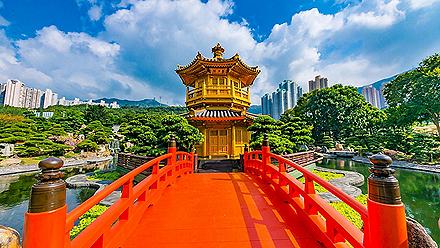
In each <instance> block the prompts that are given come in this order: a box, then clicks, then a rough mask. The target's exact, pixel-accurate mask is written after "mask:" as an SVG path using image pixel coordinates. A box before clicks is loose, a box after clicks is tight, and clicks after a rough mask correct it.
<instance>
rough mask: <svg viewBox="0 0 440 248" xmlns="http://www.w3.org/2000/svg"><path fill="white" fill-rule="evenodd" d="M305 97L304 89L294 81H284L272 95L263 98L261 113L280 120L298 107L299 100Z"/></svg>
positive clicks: (267, 94)
mask: <svg viewBox="0 0 440 248" xmlns="http://www.w3.org/2000/svg"><path fill="white" fill-rule="evenodd" d="M302 95H303V89H302V87H301V86H299V85H298V83H296V82H294V81H292V80H283V82H282V83H280V84H279V85H278V88H277V89H276V90H275V91H274V92H272V93H266V94H265V95H264V96H262V97H261V110H262V111H261V112H262V114H263V115H270V116H271V117H272V118H274V119H276V120H278V119H280V117H281V115H282V114H283V113H284V112H286V111H287V110H288V109H292V108H293V107H295V106H296V104H297V102H298V99H299V98H300V97H301V96H302Z"/></svg>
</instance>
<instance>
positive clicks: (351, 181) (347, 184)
mask: <svg viewBox="0 0 440 248" xmlns="http://www.w3.org/2000/svg"><path fill="white" fill-rule="evenodd" d="M315 170H318V171H324V172H331V173H337V174H343V175H344V177H341V178H336V179H331V180H329V181H328V182H329V183H331V184H333V185H334V186H336V187H337V188H339V189H341V190H342V191H344V192H345V193H347V194H348V195H350V196H352V197H354V198H355V197H358V196H360V195H361V194H362V190H361V189H360V188H358V187H356V186H361V185H363V184H364V181H365V178H364V176H363V175H362V174H360V173H358V172H354V171H344V170H335V169H327V168H322V167H318V166H316V168H315ZM319 196H321V197H322V198H323V199H324V200H326V201H328V202H339V201H341V200H340V199H339V198H337V197H336V196H334V195H333V194H332V193H330V192H323V193H319Z"/></svg>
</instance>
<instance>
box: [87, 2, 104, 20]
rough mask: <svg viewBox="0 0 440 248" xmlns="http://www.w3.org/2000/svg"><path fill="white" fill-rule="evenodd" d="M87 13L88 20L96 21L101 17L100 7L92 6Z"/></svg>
mask: <svg viewBox="0 0 440 248" xmlns="http://www.w3.org/2000/svg"><path fill="white" fill-rule="evenodd" d="M87 13H88V14H89V18H90V20H92V21H98V20H99V19H101V16H102V6H98V5H94V6H92V7H91V8H90V9H89V11H88V12H87Z"/></svg>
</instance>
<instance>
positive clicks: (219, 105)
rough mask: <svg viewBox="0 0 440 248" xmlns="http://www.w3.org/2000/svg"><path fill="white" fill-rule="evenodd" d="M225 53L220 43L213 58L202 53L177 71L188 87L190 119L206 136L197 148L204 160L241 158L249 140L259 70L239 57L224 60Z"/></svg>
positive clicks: (187, 103)
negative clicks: (255, 81) (253, 93)
mask: <svg viewBox="0 0 440 248" xmlns="http://www.w3.org/2000/svg"><path fill="white" fill-rule="evenodd" d="M224 51H225V49H224V48H223V47H222V46H221V45H220V44H219V43H217V45H216V46H215V47H213V48H212V53H213V54H214V57H213V58H206V57H204V56H202V54H200V52H199V53H197V55H196V57H195V59H194V60H193V61H192V62H191V63H190V64H189V65H186V66H178V67H177V69H176V73H177V74H178V75H179V76H180V78H181V79H182V82H183V84H184V85H185V86H186V106H187V108H188V110H189V113H188V115H187V118H188V120H189V122H190V123H191V124H192V125H194V126H195V127H197V128H198V129H199V130H200V131H201V132H202V133H203V135H204V137H205V141H204V143H203V144H201V145H199V146H197V147H196V149H197V153H198V154H199V156H200V157H203V158H238V157H239V155H240V154H242V153H243V149H244V144H248V143H249V140H250V133H249V131H247V127H248V126H249V125H250V124H251V123H252V119H253V118H254V115H252V114H249V113H247V110H248V109H249V107H250V104H251V99H250V90H249V88H250V86H251V85H252V84H253V82H254V80H255V78H256V77H257V76H258V74H259V73H260V70H259V69H258V66H255V67H251V66H248V65H246V64H245V63H244V62H243V61H242V60H241V59H240V56H239V55H238V54H235V55H234V56H232V57H231V58H229V59H225V58H223V53H224Z"/></svg>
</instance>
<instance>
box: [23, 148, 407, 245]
mask: <svg viewBox="0 0 440 248" xmlns="http://www.w3.org/2000/svg"><path fill="white" fill-rule="evenodd" d="M171 144H172V145H170V147H169V148H168V153H167V154H165V155H163V156H160V157H158V158H155V159H153V160H151V161H149V162H147V163H145V164H143V165H142V166H140V167H138V168H136V169H134V170H132V171H131V172H129V173H127V174H126V175H124V176H123V177H121V178H120V179H118V180H117V181H115V182H113V183H112V184H110V185H109V186H107V187H106V188H105V189H104V190H102V191H100V192H99V193H97V194H96V195H95V196H93V197H91V198H90V199H88V200H87V201H85V202H84V203H83V204H81V205H80V206H78V207H77V208H76V209H74V210H72V211H70V212H67V207H66V204H65V184H63V183H64V181H63V180H62V179H61V174H60V172H59V170H58V169H59V167H61V166H62V163H59V161H56V160H54V159H52V160H50V159H49V160H46V161H42V162H41V163H40V167H41V168H42V169H43V173H42V175H43V176H42V179H41V181H40V182H39V183H38V184H36V185H34V187H33V189H32V194H31V200H30V206H29V211H28V213H26V216H25V227H24V236H23V245H24V247H25V248H31V247H32V248H61V247H65V248H68V247H72V248H73V247H75V248H76V247H78V248H88V247H93V248H104V247H204V248H207V247H375V248H376V247H379V248H382V247H383V248H385V247H387V248H394V247H408V241H407V233H406V232H407V231H406V222H405V212H404V206H403V204H402V203H401V202H400V193H399V190H398V184H397V180H394V179H395V178H394V177H392V175H391V174H392V172H391V171H392V170H391V169H390V168H389V163H390V162H391V161H387V159H386V158H382V157H380V156H378V157H376V158H373V161H372V162H374V164H375V166H374V167H373V169H372V172H373V174H372V176H371V177H370V178H369V199H368V206H367V207H366V206H364V205H362V204H360V203H359V202H357V201H356V200H355V199H353V198H352V197H350V196H349V195H347V194H345V193H344V192H343V191H341V190H340V189H338V188H336V187H334V186H333V185H332V184H330V183H328V182H327V181H324V180H323V179H321V178H320V177H318V176H316V175H315V174H313V173H312V172H310V171H308V170H306V169H304V168H303V167H302V166H300V165H298V164H297V163H295V162H293V161H291V160H288V159H286V158H283V157H281V156H278V155H276V154H273V153H271V152H270V149H269V146H268V143H267V140H265V141H264V142H263V146H262V150H261V151H252V152H245V154H244V173H243V172H242V173H206V174H197V173H193V172H194V157H195V156H194V154H193V153H186V152H179V151H176V147H175V143H171ZM286 168H293V169H295V170H298V171H299V172H301V173H302V174H303V176H304V179H305V183H301V182H300V181H298V180H297V179H295V178H294V177H292V176H290V175H289V174H288V173H287V172H286ZM146 170H151V175H150V176H148V177H146V178H144V179H143V180H141V181H139V182H138V183H137V184H135V182H137V180H135V178H136V177H137V176H138V175H140V174H141V173H143V172H144V171H146ZM392 178H394V179H392ZM315 184H318V185H321V186H322V187H324V188H325V189H327V190H328V191H329V192H331V193H332V194H334V195H335V196H337V197H338V198H339V199H341V200H342V201H343V202H345V203H346V204H347V205H348V206H350V207H351V208H352V209H354V210H355V211H356V212H357V213H359V214H360V216H361V217H362V220H363V223H364V225H363V228H362V230H361V229H359V228H357V227H355V226H354V225H353V224H352V223H351V222H350V221H349V220H347V219H346V218H344V217H343V216H342V215H341V214H340V213H339V212H337V211H336V210H335V209H334V208H333V207H332V206H331V205H329V204H328V203H327V202H326V201H325V200H323V199H322V198H321V197H320V196H319V195H318V194H317V193H316V191H315V188H314V187H315ZM390 185H391V186H390ZM121 188H122V195H121V197H120V199H119V200H117V201H116V202H115V203H114V204H113V205H112V206H110V207H109V208H108V209H107V210H106V211H105V212H104V213H103V214H102V215H101V216H99V217H98V218H97V219H96V220H95V221H94V222H93V223H92V224H90V225H89V226H88V227H87V228H86V229H84V230H83V231H82V232H81V233H80V234H79V235H78V236H76V237H75V238H73V239H71V238H70V230H71V229H72V227H73V226H74V225H75V223H76V221H77V220H78V218H79V217H80V216H81V215H83V214H84V213H86V212H87V211H88V210H89V209H91V208H92V207H93V206H95V205H97V204H98V203H99V202H100V201H101V200H103V199H104V198H106V197H107V196H108V195H110V194H111V193H112V192H114V191H116V190H118V189H121ZM63 194H64V195H63ZM63 196H64V198H63Z"/></svg>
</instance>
